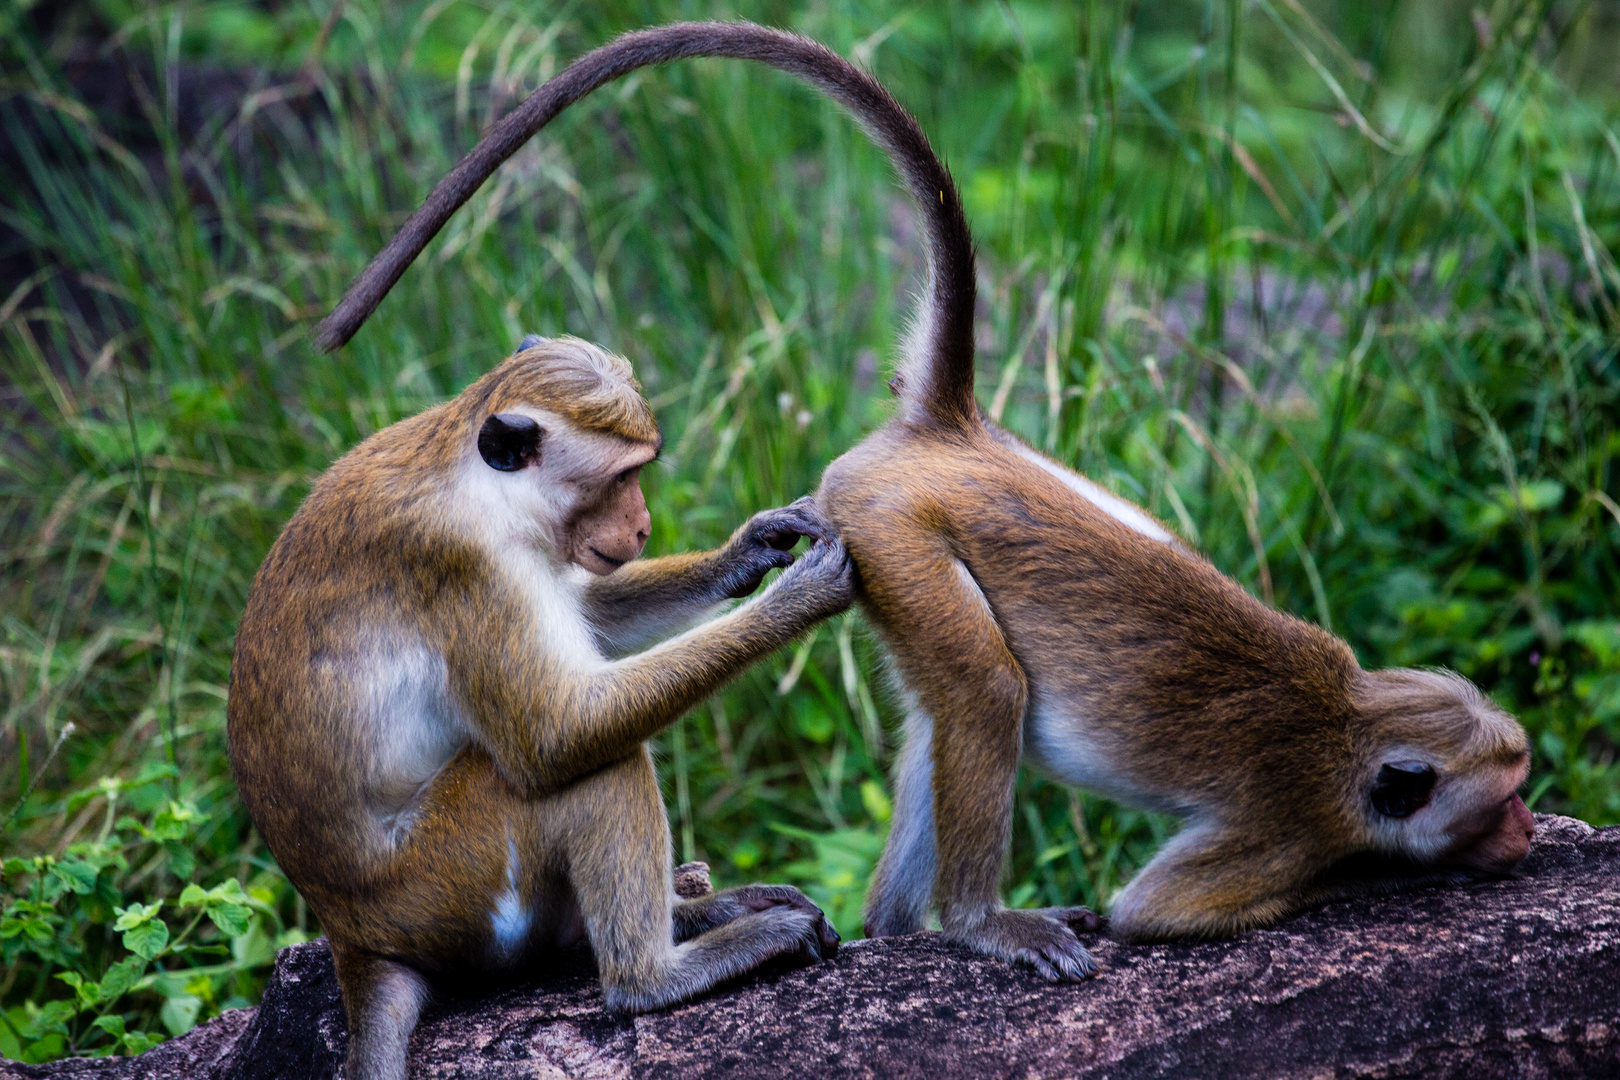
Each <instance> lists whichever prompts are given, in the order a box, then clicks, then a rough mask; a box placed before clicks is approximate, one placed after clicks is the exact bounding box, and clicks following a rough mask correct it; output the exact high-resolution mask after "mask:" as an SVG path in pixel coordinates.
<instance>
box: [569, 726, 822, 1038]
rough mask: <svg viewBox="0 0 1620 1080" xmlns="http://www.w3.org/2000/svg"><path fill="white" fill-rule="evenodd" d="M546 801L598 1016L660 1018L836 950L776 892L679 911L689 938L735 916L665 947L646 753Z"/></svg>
mask: <svg viewBox="0 0 1620 1080" xmlns="http://www.w3.org/2000/svg"><path fill="white" fill-rule="evenodd" d="M555 798H556V800H557V805H556V807H555V808H554V809H552V810H549V811H548V813H549V814H551V815H554V816H553V818H552V820H553V821H554V822H556V823H558V824H560V825H561V826H562V827H563V829H564V830H565V832H566V835H567V836H568V837H571V839H570V840H568V841H567V842H568V845H569V873H570V877H571V879H572V882H573V886H574V891H575V894H576V895H577V896H578V898H579V906H580V910H581V911H582V912H583V913H584V915H585V930H586V933H587V934H588V935H589V936H590V941H591V948H592V949H593V950H594V951H595V953H596V963H597V968H598V970H599V971H600V972H601V976H602V995H603V997H604V998H605V999H606V1003H607V1006H608V1008H610V1009H615V1010H619V1011H623V1012H648V1011H651V1010H654V1009H662V1008H665V1007H667V1006H670V1005H674V1004H676V1003H677V1002H681V1001H685V1000H687V999H689V998H692V997H696V996H697V995H698V994H701V993H703V992H704V991H706V990H709V989H711V988H713V987H714V986H717V985H718V984H720V983H722V982H725V981H726V980H728V979H733V978H736V977H737V976H739V975H743V974H746V973H747V972H749V971H752V970H754V969H755V968H757V967H759V966H760V965H761V964H764V963H765V962H766V961H768V960H774V959H778V958H780V959H785V960H788V961H791V962H797V963H814V962H815V961H817V960H820V959H822V958H824V957H825V956H827V955H830V954H831V953H832V952H833V951H835V949H836V947H837V935H836V934H834V933H833V932H832V929H831V927H829V926H828V925H827V921H826V918H825V917H824V916H823V915H822V913H821V911H820V909H819V908H817V907H815V905H814V904H811V903H810V902H809V901H808V900H807V899H805V898H804V897H803V894H801V893H799V891H798V890H797V889H787V888H785V887H781V886H743V887H741V889H734V890H727V891H726V892H724V893H718V894H715V897H714V898H712V899H711V898H702V899H700V900H697V901H689V902H688V905H695V906H685V907H683V908H682V910H683V911H684V912H685V913H686V916H688V917H687V918H686V920H685V921H686V923H687V927H686V928H687V929H694V928H695V927H696V925H697V924H699V923H702V922H705V921H710V920H711V919H713V918H716V917H718V916H720V915H733V916H734V917H731V918H729V919H728V920H727V921H725V922H724V923H723V924H722V925H718V926H716V927H715V928H713V929H708V930H705V931H703V932H701V933H698V934H696V936H694V937H692V938H690V939H689V940H687V941H685V942H683V943H682V944H679V945H677V944H675V940H674V939H675V936H676V932H677V931H676V924H675V919H674V914H673V913H674V911H675V910H676V909H677V907H678V905H677V901H676V897H675V892H674V889H673V887H672V886H671V883H670V872H669V867H670V863H671V851H670V846H671V845H670V837H669V821H668V819H667V818H666V817H665V816H664V803H663V799H662V798H661V797H660V796H659V793H658V778H657V776H656V775H655V773H654V772H653V767H652V761H651V759H650V758H649V757H648V756H647V754H646V751H645V750H643V751H642V752H640V753H638V754H636V755H634V756H632V757H630V758H627V759H626V760H624V761H621V762H619V763H618V764H616V765H611V766H609V767H608V768H606V769H603V770H601V771H600V772H598V773H596V774H594V775H593V776H591V777H590V778H589V779H588V780H584V781H581V782H580V783H578V784H576V785H574V787H572V788H570V789H568V790H567V791H565V792H563V793H561V794H560V795H558V796H556V797H555ZM705 900H708V901H709V902H708V903H705V902H704V901H705ZM732 905H737V906H738V907H741V908H746V909H747V910H736V909H735V908H732ZM728 909H729V910H728Z"/></svg>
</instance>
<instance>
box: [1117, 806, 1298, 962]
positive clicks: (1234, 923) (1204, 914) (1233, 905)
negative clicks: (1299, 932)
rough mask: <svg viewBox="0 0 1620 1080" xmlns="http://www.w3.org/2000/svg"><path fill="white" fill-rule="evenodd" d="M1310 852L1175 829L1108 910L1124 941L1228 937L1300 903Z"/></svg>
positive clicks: (1195, 828)
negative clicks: (1174, 832)
mask: <svg viewBox="0 0 1620 1080" xmlns="http://www.w3.org/2000/svg"><path fill="white" fill-rule="evenodd" d="M1311 866H1312V860H1311V858H1310V855H1309V853H1307V852H1301V851H1299V850H1297V849H1295V848H1293V847H1290V846H1287V845H1282V846H1278V845H1275V844H1273V845H1270V846H1268V845H1263V844H1259V843H1257V842H1255V841H1252V840H1246V839H1244V838H1242V837H1240V836H1238V835H1235V834H1229V833H1225V832H1223V831H1221V830H1219V829H1218V828H1215V827H1213V826H1207V825H1198V824H1191V825H1189V826H1188V827H1187V828H1185V829H1183V830H1182V831H1181V832H1180V833H1177V834H1176V836H1175V837H1173V838H1172V839H1171V840H1170V842H1169V843H1167V844H1166V845H1165V846H1164V847H1163V848H1162V849H1161V850H1160V851H1159V853H1158V855H1156V856H1154V858H1153V861H1152V862H1150V863H1148V864H1147V866H1145V867H1143V868H1142V871H1141V873H1139V874H1137V875H1136V877H1134V878H1132V879H1131V883H1130V884H1129V885H1127V886H1126V887H1125V891H1124V892H1122V893H1120V896H1119V899H1118V900H1116V901H1115V902H1114V909H1113V911H1112V912H1110V914H1109V924H1110V926H1111V928H1112V930H1113V932H1114V934H1115V935H1117V936H1118V937H1119V938H1121V939H1122V940H1125V941H1130V942H1146V941H1165V940H1171V939H1176V938H1214V937H1228V936H1230V935H1232V934H1236V933H1240V932H1241V931H1244V930H1250V929H1253V928H1255V927H1259V926H1269V925H1270V924H1272V923H1274V922H1276V921H1277V920H1278V919H1280V918H1282V917H1283V916H1285V915H1287V914H1289V913H1291V912H1293V911H1296V910H1298V909H1299V908H1300V907H1301V906H1303V904H1304V903H1305V900H1306V897H1305V894H1304V887H1305V885H1306V884H1307V882H1308V880H1309V877H1310V872H1311V871H1310V868H1311Z"/></svg>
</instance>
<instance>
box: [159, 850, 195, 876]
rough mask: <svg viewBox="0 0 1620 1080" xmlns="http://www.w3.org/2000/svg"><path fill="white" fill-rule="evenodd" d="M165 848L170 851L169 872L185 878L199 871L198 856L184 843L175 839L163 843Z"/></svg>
mask: <svg viewBox="0 0 1620 1080" xmlns="http://www.w3.org/2000/svg"><path fill="white" fill-rule="evenodd" d="M163 850H164V851H167V852H168V853H169V873H171V874H173V875H174V876H175V877H177V878H180V879H181V880H185V879H186V878H188V877H190V876H191V875H192V874H195V873H196V872H197V856H195V855H193V854H192V852H191V849H190V848H188V847H186V846H185V845H184V844H180V843H176V842H175V841H173V840H170V841H168V842H167V843H165V844H164V845H163Z"/></svg>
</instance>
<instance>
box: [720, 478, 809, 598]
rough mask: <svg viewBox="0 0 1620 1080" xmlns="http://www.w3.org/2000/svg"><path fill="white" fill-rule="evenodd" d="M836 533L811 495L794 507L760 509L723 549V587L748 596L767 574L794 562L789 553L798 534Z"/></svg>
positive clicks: (729, 594)
mask: <svg viewBox="0 0 1620 1080" xmlns="http://www.w3.org/2000/svg"><path fill="white" fill-rule="evenodd" d="M831 535H833V527H832V523H831V522H829V521H828V520H827V519H826V518H825V517H823V516H822V514H821V511H820V510H819V509H818V508H817V507H816V504H815V500H813V499H811V498H810V497H809V496H808V495H807V496H805V497H804V498H802V499H799V500H798V501H796V502H794V503H793V504H792V505H791V506H782V507H778V508H777V509H775V510H761V511H760V512H759V513H757V514H755V515H754V516H753V517H751V518H749V519H748V520H747V521H746V522H744V523H743V525H742V527H741V528H739V529H738V530H737V531H736V532H734V533H732V534H731V539H730V540H728V541H726V546H725V547H723V548H721V549H720V575H721V587H722V588H723V589H724V590H725V595H727V596H729V597H732V598H736V597H741V596H747V595H748V594H749V593H751V592H753V591H754V590H755V589H757V588H759V583H760V581H761V580H763V579H764V577H765V575H766V574H767V573H769V572H770V571H772V570H775V569H777V568H778V567H788V566H792V565H793V556H792V555H791V554H789V552H790V550H791V549H792V547H793V545H794V544H797V543H798V542H799V537H801V536H805V537H809V538H810V539H811V540H820V539H823V538H824V537H827V536H831Z"/></svg>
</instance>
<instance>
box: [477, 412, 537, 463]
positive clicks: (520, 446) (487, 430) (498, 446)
mask: <svg viewBox="0 0 1620 1080" xmlns="http://www.w3.org/2000/svg"><path fill="white" fill-rule="evenodd" d="M544 434H545V432H543V431H542V430H541V429H540V425H539V424H537V423H535V422H534V420H533V418H531V417H528V416H524V415H523V414H522V413H496V414H495V415H493V416H491V417H490V418H489V419H488V420H485V421H484V426H483V427H481V428H479V429H478V454H479V456H480V457H482V458H483V459H484V464H486V465H488V466H489V467H490V468H492V469H499V470H500V471H501V472H517V471H518V470H519V469H521V468H523V467H524V466H526V465H533V464H534V463H535V462H537V461H539V460H540V437H541V436H542V435H544Z"/></svg>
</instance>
